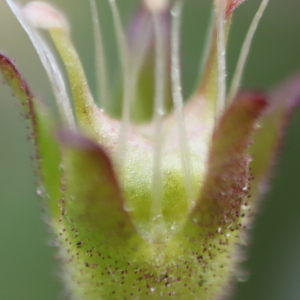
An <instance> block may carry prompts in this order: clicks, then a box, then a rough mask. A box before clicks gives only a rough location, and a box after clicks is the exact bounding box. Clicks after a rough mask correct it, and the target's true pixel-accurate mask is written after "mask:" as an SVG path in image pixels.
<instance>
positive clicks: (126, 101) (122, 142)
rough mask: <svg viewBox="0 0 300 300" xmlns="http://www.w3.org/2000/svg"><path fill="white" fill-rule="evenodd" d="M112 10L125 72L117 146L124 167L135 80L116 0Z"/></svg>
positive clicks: (120, 162) (117, 152)
mask: <svg viewBox="0 0 300 300" xmlns="http://www.w3.org/2000/svg"><path fill="white" fill-rule="evenodd" d="M108 2H109V4H110V7H111V10H112V15H113V22H114V26H115V31H116V37H117V43H118V49H119V56H120V63H121V68H122V73H123V83H124V87H123V93H124V95H123V107H122V124H121V128H120V131H119V140H118V146H117V151H116V155H117V159H118V161H119V165H120V167H121V168H122V167H123V166H124V163H125V161H126V152H127V141H128V135H129V130H130V111H131V100H132V96H133V94H134V85H135V84H134V80H133V79H132V76H131V72H130V69H129V58H128V46H127V43H126V39H125V34H124V31H123V28H122V23H121V18H120V13H119V10H118V7H117V5H116V1H115V0H109V1H108Z"/></svg>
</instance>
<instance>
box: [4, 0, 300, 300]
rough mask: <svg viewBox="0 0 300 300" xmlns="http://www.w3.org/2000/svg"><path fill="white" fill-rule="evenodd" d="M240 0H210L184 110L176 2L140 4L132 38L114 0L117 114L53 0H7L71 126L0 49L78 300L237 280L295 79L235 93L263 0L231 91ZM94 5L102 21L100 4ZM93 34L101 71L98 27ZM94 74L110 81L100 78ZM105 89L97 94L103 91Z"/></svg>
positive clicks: (192, 294)
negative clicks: (93, 81)
mask: <svg viewBox="0 0 300 300" xmlns="http://www.w3.org/2000/svg"><path fill="white" fill-rule="evenodd" d="M241 2H243V1H241V0H227V1H226V2H225V1H222V0H215V2H214V3H215V11H216V18H215V23H214V31H213V34H212V44H211V51H210V55H209V57H208V60H207V65H206V69H205V72H204V75H203V78H204V79H203V81H202V83H201V84H200V83H199V88H198V90H197V91H196V92H195V94H194V95H193V97H192V98H191V99H190V101H189V102H188V103H187V104H185V106H184V105H183V97H182V93H181V83H180V82H181V78H180V75H181V73H180V60H179V40H180V39H179V33H180V14H181V9H182V1H175V2H174V6H173V7H172V8H171V9H170V11H169V9H168V8H167V7H166V5H167V4H168V1H153V0H147V1H145V2H144V4H145V5H146V7H147V8H148V11H145V8H143V9H141V11H140V12H139V13H138V15H137V17H136V19H135V20H134V21H135V22H133V23H134V24H135V25H133V26H135V27H134V28H133V32H132V36H131V39H132V43H131V45H130V46H128V45H127V42H126V38H125V34H124V33H123V30H122V27H121V23H120V18H119V12H118V9H117V6H116V3H115V1H109V4H110V6H111V8H112V13H113V18H114V23H115V27H116V33H117V34H116V35H117V39H118V44H119V47H120V49H119V50H120V60H121V65H122V75H123V81H124V82H123V83H124V84H123V89H122V94H123V95H122V96H123V107H122V120H121V121H119V120H117V119H114V118H112V117H111V115H108V114H107V113H106V112H104V110H103V109H99V108H98V106H97V105H96V103H95V102H94V99H93V97H92V94H91V92H90V90H89V87H88V84H87V80H86V78H85V74H84V70H83V67H82V65H81V63H80V60H79V58H78V55H77V53H76V50H75V48H74V46H73V44H72V41H71V37H70V28H69V25H68V23H67V21H66V19H65V18H64V16H63V15H62V14H61V13H60V12H58V11H57V10H56V9H54V8H53V7H51V6H50V5H48V4H45V3H41V2H33V3H30V4H28V5H26V6H25V7H19V6H18V5H16V4H15V3H14V1H12V0H7V3H8V4H9V6H10V7H11V9H12V11H13V12H14V14H15V15H16V17H17V18H18V20H19V21H20V23H21V24H22V26H23V27H24V29H25V30H26V32H27V33H28V35H29V37H30V39H31V41H32V42H33V45H34V46H35V47H36V49H37V52H38V54H39V56H40V58H41V61H42V63H43V65H44V67H45V69H46V71H47V74H48V76H49V78H50V80H51V82H52V84H53V90H54V94H55V96H56V98H57V103H58V107H59V110H60V113H61V116H62V124H63V125H62V127H63V128H62V129H59V130H57V129H56V126H55V122H54V121H53V120H52V119H53V118H52V116H51V115H50V114H49V113H48V112H47V111H46V110H45V108H44V107H43V106H42V105H41V103H39V102H38V101H37V100H36V99H34V96H33V94H32V93H31V92H30V90H29V88H28V86H27V84H26V83H25V81H24V79H23V78H22V76H21V74H20V72H19V71H18V69H17V68H16V66H15V65H14V64H13V63H12V61H11V60H10V59H8V58H7V57H6V56H5V55H3V54H0V70H1V72H2V74H3V76H4V78H5V79H6V81H7V82H8V83H9V84H10V85H11V87H12V89H13V90H14V92H15V93H16V95H17V96H18V98H19V99H20V101H21V103H22V106H23V110H24V113H25V115H26V116H27V119H28V120H29V122H30V125H31V126H30V127H31V130H32V139H33V141H34V146H35V150H36V158H37V163H38V171H39V175H40V178H39V180H40V185H41V186H43V189H41V190H40V193H39V194H43V197H44V198H45V201H46V203H47V206H48V208H49V212H50V216H51V225H52V228H53V232H54V235H55V242H56V244H57V245H58V246H59V253H60V258H61V261H62V267H63V268H62V269H63V273H64V278H65V282H66V286H67V287H68V289H69V291H70V293H71V295H72V297H73V298H74V299H80V300H82V299H84V300H94V299H95V300H99V299H105V300H107V299H112V300H121V299H122V300H123V299H140V300H142V299H168V297H172V298H173V299H177V300H181V299H194V300H216V299H223V298H225V297H226V295H227V294H228V292H229V291H230V289H231V286H232V282H234V280H235V278H236V277H238V275H239V271H238V269H237V264H238V262H239V261H240V259H241V257H240V255H239V247H240V245H241V244H244V243H245V241H244V236H245V234H247V228H248V225H249V224H250V221H251V220H252V218H253V215H254V214H255V212H256V204H257V200H258V199H259V198H260V197H261V196H262V192H263V191H265V185H266V183H267V179H268V176H269V174H270V170H271V169H272V166H273V164H274V161H275V159H276V154H277V152H278V151H277V149H278V145H279V144H280V143H281V140H282V137H283V133H284V128H285V127H286V124H287V120H288V117H289V116H290V114H291V112H293V110H294V108H295V106H296V105H298V103H299V101H300V97H299V95H300V79H299V78H295V79H293V80H292V81H290V82H288V83H287V84H286V85H285V86H284V87H282V88H280V89H279V90H278V91H274V92H272V93H270V94H265V95H262V94H258V93H244V94H239V95H238V96H236V90H237V89H238V87H239V85H240V81H241V77H242V71H243V68H244V65H245V57H246V56H247V53H248V51H249V47H250V42H251V39H252V37H253V33H254V31H255V29H256V27H257V24H258V21H259V19H260V17H261V14H262V12H263V10H264V8H265V7H266V4H267V3H268V0H263V2H262V4H261V6H260V8H259V10H258V13H257V15H256V16H255V18H254V21H253V23H252V25H251V27H250V30H249V34H248V35H247V38H246V41H245V43H244V46H243V50H242V54H241V59H240V61H239V63H238V67H237V72H236V76H235V77H234V78H235V79H234V81H233V85H232V88H231V90H230V93H229V96H226V60H225V50H226V42H227V35H228V32H229V29H230V25H231V19H232V14H233V10H234V9H235V8H236V6H238V5H239V4H240V3H241ZM91 7H92V9H93V15H92V16H93V21H94V24H95V25H98V24H99V20H98V17H97V13H96V11H95V9H96V4H95V2H94V1H93V0H91ZM170 22H171V24H170ZM34 27H37V28H43V29H46V30H48V31H49V33H50V35H51V37H52V39H53V41H54V43H55V45H56V47H57V49H58V51H59V53H60V55H61V57H62V59H63V61H64V63H65V66H66V69H67V72H68V75H69V79H70V84H71V88H72V92H73V98H74V103H75V109H76V117H77V120H78V124H75V121H74V120H75V117H74V116H73V114H72V110H71V108H70V107H71V105H70V103H69V99H68V95H67V93H66V89H65V85H64V81H63V80H62V75H61V73H60V71H59V67H58V64H57V63H56V61H55V59H54V57H53V55H52V53H51V52H50V50H49V48H48V46H47V45H46V44H45V42H44V41H43V39H42V38H41V36H40V33H38V32H37V29H36V28H34ZM142 29H143V30H142ZM95 33H98V35H96V40H97V42H98V44H97V48H98V50H99V51H98V52H97V53H99V61H98V62H99V65H100V69H101V70H100V71H103V69H105V68H104V62H105V59H104V56H103V51H102V50H103V49H102V50H101V47H102V45H101V43H102V41H101V36H100V32H98V31H97V29H96V30H95ZM152 44H153V45H152ZM153 52H154V53H153ZM148 58H150V59H149V60H148ZM169 61H170V62H169ZM149 62H154V66H153V65H152V64H151V63H149ZM168 62H169V63H170V70H169V67H168ZM168 70H169V72H168ZM99 73H101V72H99ZM102 73H103V72H102ZM102 73H101V74H102ZM101 74H100V75H101ZM145 74H148V75H149V74H152V75H153V77H154V78H153V80H151V81H147V78H149V76H148V75H147V76H148V77H147V76H145ZM102 75H103V74H102ZM104 75H105V74H104ZM139 75H141V76H140V77H139ZM152 75H151V76H152ZM144 76H145V77H144ZM145 78H146V81H145V80H144V79H145ZM99 81H100V85H101V86H102V88H103V87H104V89H105V86H106V78H105V76H104V77H103V76H102V77H101V76H100V80H99ZM137 86H138V87H137ZM145 86H146V87H147V88H144V87H145ZM149 86H150V88H151V89H152V93H151V95H152V94H153V98H154V99H152V97H149V93H148V90H149ZM101 95H102V100H103V98H105V97H104V96H105V95H106V96H107V93H106V92H103V91H102V92H101ZM139 98H141V99H142V100H144V101H145V102H146V104H145V105H144V103H145V102H142V103H140V105H139V106H138V105H137V106H138V109H137V110H134V108H133V107H132V102H133V101H137V102H138V101H139ZM150 98H151V99H150ZM226 98H227V99H226ZM104 100H105V99H104ZM106 100H107V99H106ZM103 105H104V104H103ZM104 106H105V105H104ZM149 107H150V108H153V111H150V112H149V111H147V109H148V110H149ZM131 112H133V115H134V116H135V117H133V118H132V119H134V122H133V121H132V119H131ZM138 112H139V113H140V115H139V113H138ZM137 115H139V116H137ZM145 116H146V117H145ZM142 120H143V121H144V122H145V123H143V124H141V122H142ZM131 121H132V122H131Z"/></svg>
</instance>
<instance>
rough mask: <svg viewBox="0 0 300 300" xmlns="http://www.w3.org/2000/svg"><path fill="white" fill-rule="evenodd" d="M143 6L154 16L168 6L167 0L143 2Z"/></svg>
mask: <svg viewBox="0 0 300 300" xmlns="http://www.w3.org/2000/svg"><path fill="white" fill-rule="evenodd" d="M144 3H145V6H146V7H147V9H148V10H149V11H151V12H152V13H154V14H158V13H162V12H163V11H165V10H166V9H167V8H168V6H169V0H144Z"/></svg>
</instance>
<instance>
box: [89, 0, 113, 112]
mask: <svg viewBox="0 0 300 300" xmlns="http://www.w3.org/2000/svg"><path fill="white" fill-rule="evenodd" d="M90 6H91V13H92V19H93V27H94V39H95V61H96V78H97V86H98V92H97V96H98V97H97V98H98V101H99V103H100V106H101V107H102V108H103V109H104V110H106V109H107V107H108V103H109V98H108V89H107V66H106V59H105V51H104V44H103V39H102V33H101V25H100V21H99V15H98V11H97V5H96V1H95V0H90Z"/></svg>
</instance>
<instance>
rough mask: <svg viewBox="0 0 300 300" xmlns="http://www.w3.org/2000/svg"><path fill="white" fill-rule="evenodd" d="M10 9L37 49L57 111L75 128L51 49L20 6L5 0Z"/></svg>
mask: <svg viewBox="0 0 300 300" xmlns="http://www.w3.org/2000/svg"><path fill="white" fill-rule="evenodd" d="M6 2H7V4H8V5H9V7H10V9H11V10H12V12H13V13H14V15H15V16H16V18H17V19H18V21H19V22H20V24H21V25H22V27H23V28H24V30H25V31H26V33H27V35H28V36H29V38H30V40H31V42H32V44H33V46H34V48H35V50H36V51H37V53H38V55H39V57H40V60H41V62H42V64H43V66H44V68H45V70H46V73H47V75H48V78H49V80H50V82H51V85H52V89H53V92H54V95H55V98H56V102H57V105H58V108H59V112H60V114H61V116H62V119H63V121H65V122H66V125H67V126H68V127H69V128H75V127H76V125H75V119H74V115H73V112H72V107H71V103H70V99H69V96H68V93H67V90H66V86H65V82H64V79H63V76H62V72H61V71H60V69H59V66H58V63H57V62H56V60H55V58H54V56H53V54H52V52H51V50H50V49H49V47H48V45H47V44H46V42H45V41H44V40H43V39H42V37H41V36H40V35H39V33H38V32H37V31H36V30H34V29H33V28H32V26H30V25H29V24H28V22H27V21H26V20H25V19H24V18H23V16H22V8H20V7H19V5H17V4H16V3H15V2H14V1H12V0H6Z"/></svg>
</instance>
